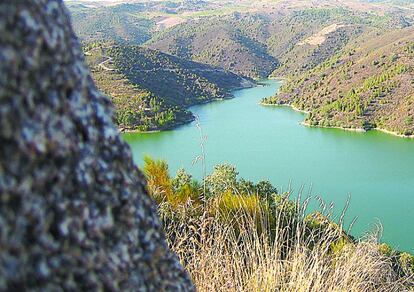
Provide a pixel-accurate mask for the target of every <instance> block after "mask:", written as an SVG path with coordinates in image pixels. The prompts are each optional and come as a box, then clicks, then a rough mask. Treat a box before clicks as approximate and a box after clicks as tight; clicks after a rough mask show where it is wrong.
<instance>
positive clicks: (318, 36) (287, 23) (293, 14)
mask: <svg viewBox="0 0 414 292" xmlns="http://www.w3.org/2000/svg"><path fill="white" fill-rule="evenodd" d="M282 7H283V6H282ZM404 25H406V24H405V23H404V22H403V21H402V20H401V21H398V19H397V20H395V19H394V18H391V17H389V15H382V16H381V15H378V14H373V13H368V12H365V11H359V10H352V9H349V8H343V7H339V8H338V7H335V8H332V7H321V8H308V7H299V8H296V9H293V10H292V9H287V8H286V9H283V8H280V7H279V6H278V5H273V6H269V7H266V9H263V10H260V9H259V11H255V12H248V13H232V14H230V15H225V16H211V17H204V18H199V19H192V20H188V21H187V22H185V23H182V24H179V25H176V26H174V27H172V28H170V29H168V30H165V31H163V32H160V33H158V34H156V35H155V36H154V37H153V38H151V39H150V40H149V41H148V42H147V43H146V44H145V46H148V47H150V48H154V49H158V50H161V51H163V52H166V53H169V54H172V55H176V56H179V57H181V58H185V59H192V60H195V61H198V62H202V63H207V64H211V65H215V66H221V67H223V68H225V69H227V70H230V71H233V72H236V73H238V74H242V75H246V76H250V77H258V78H263V77H268V76H269V75H270V74H272V73H273V74H272V75H274V76H277V75H285V74H287V73H289V74H290V73H293V72H301V71H306V70H308V69H311V68H313V67H314V66H316V65H317V64H319V63H320V62H323V61H325V60H326V59H328V58H330V57H332V56H333V55H334V54H335V53H336V52H337V51H339V50H340V49H342V48H343V47H344V46H346V45H347V44H348V43H349V42H351V41H353V40H354V39H355V38H357V37H358V36H360V35H361V34H363V33H367V32H370V31H382V30H386V29H395V28H399V27H402V26H404ZM275 70H276V71H275Z"/></svg>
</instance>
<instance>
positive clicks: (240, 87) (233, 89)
mask: <svg viewBox="0 0 414 292" xmlns="http://www.w3.org/2000/svg"><path fill="white" fill-rule="evenodd" d="M245 81H247V82H249V83H247V82H246V83H244V85H241V86H239V87H234V88H231V89H230V90H229V91H230V93H229V94H228V95H226V96H224V97H223V98H212V99H210V100H205V101H200V102H197V103H195V104H192V105H190V106H188V107H187V109H190V108H191V107H193V106H197V105H204V104H208V103H212V102H216V101H225V100H230V99H233V98H235V96H234V94H233V93H232V92H234V91H237V90H242V89H248V88H253V87H256V86H259V83H257V82H254V83H253V82H250V81H248V80H245ZM194 120H195V117H194V116H192V118H191V119H188V120H185V121H182V122H179V123H176V124H174V125H171V126H170V127H167V128H163V129H157V130H149V131H141V130H138V129H125V128H119V127H118V130H119V132H120V133H122V134H123V133H134V134H153V133H159V132H164V131H169V130H174V129H176V128H178V127H181V126H183V125H185V124H188V123H191V122H193V121H194Z"/></svg>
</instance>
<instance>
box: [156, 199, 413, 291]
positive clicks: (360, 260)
mask: <svg viewBox="0 0 414 292" xmlns="http://www.w3.org/2000/svg"><path fill="white" fill-rule="evenodd" d="M210 209H211V206H210ZM188 210H191V207H189V206H187V207H183V209H182V210H181V213H180V215H179V216H178V217H175V218H174V220H167V226H166V233H167V237H168V239H169V240H170V245H171V247H172V249H173V250H174V251H175V252H176V253H177V254H178V256H179V257H180V260H181V262H182V263H183V264H184V265H185V267H186V268H187V270H188V271H189V273H190V274H191V277H192V279H193V281H194V283H195V285H196V287H197V289H198V290H199V291H410V290H411V289H413V278H412V276H407V275H404V276H402V275H401V274H399V273H397V272H396V271H395V268H393V262H392V257H389V256H386V255H384V254H383V253H381V252H380V250H379V245H378V243H377V240H376V238H375V236H373V237H370V238H367V239H366V240H365V241H363V242H357V243H353V242H352V241H347V240H344V238H343V237H341V234H343V232H342V229H341V228H340V226H338V225H330V226H328V227H327V228H323V229H322V230H318V231H317V232H315V230H314V231H309V229H308V228H307V227H306V223H304V222H306V220H305V216H304V215H303V213H302V215H298V216H299V217H296V218H290V219H288V220H289V222H286V218H283V215H282V216H278V218H277V219H276V221H277V222H276V226H277V227H276V229H275V230H273V231H272V232H270V231H269V230H266V228H265V230H263V228H257V227H258V224H260V226H268V225H269V224H267V222H263V220H264V221H267V220H268V219H266V216H264V215H263V214H256V215H255V214H253V213H251V212H248V213H246V212H239V213H238V214H237V216H235V214H232V216H231V218H226V219H227V220H223V216H222V215H223V213H222V212H220V213H219V214H216V215H215V216H211V212H210V214H208V213H207V212H204V213H202V214H200V215H199V217H198V218H196V217H194V214H192V215H191V216H189V215H188V214H187V213H186V212H188ZM259 213H260V211H259ZM161 214H162V211H161ZM258 218H260V219H258ZM258 220H260V221H262V222H260V223H258ZM234 221H237V222H234ZM164 222H166V221H164ZM235 223H236V225H237V228H234V226H235ZM338 227H339V228H338ZM410 287H411V288H410Z"/></svg>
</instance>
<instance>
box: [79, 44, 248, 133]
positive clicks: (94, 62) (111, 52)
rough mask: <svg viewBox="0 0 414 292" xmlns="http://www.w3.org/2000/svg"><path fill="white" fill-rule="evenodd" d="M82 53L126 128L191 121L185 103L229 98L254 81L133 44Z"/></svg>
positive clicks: (102, 46) (162, 126)
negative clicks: (234, 92)
mask: <svg viewBox="0 0 414 292" xmlns="http://www.w3.org/2000/svg"><path fill="white" fill-rule="evenodd" d="M84 50H85V55H86V58H87V62H88V64H89V66H90V67H91V68H92V73H93V77H94V79H95V81H96V83H97V86H98V87H99V88H100V89H101V90H102V91H103V92H104V93H106V94H107V95H108V96H110V97H111V99H112V101H113V102H114V104H115V107H116V111H117V114H116V119H117V123H118V125H119V126H120V127H121V128H122V129H125V130H133V129H137V130H145V131H146V130H157V129H167V128H171V127H174V126H176V125H179V124H182V123H185V122H188V121H191V120H192V119H193V116H192V115H191V113H190V112H189V111H188V110H186V108H187V107H189V106H191V105H194V104H198V103H204V102H209V101H212V100H215V99H224V98H229V97H231V96H232V95H231V91H232V90H234V89H236V88H242V87H249V86H253V85H254V82H253V80H250V79H248V78H244V77H240V76H238V75H236V74H234V73H230V72H227V71H224V70H223V69H221V68H215V67H211V66H208V65H203V64H199V63H195V62H192V61H185V60H181V59H179V58H177V57H174V56H170V55H167V54H163V53H160V52H157V51H154V50H150V49H146V48H142V47H139V46H133V45H117V44H115V43H92V44H90V45H87V46H85V48H84Z"/></svg>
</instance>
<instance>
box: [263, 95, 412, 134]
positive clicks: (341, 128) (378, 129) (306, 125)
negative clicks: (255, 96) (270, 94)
mask: <svg viewBox="0 0 414 292" xmlns="http://www.w3.org/2000/svg"><path fill="white" fill-rule="evenodd" d="M260 104H261V105H263V106H278V107H289V108H291V109H292V110H294V111H297V112H300V113H304V114H309V111H306V110H301V109H298V108H297V107H295V106H293V105H290V104H266V103H260ZM299 124H300V125H302V126H305V127H310V128H321V129H323V128H325V129H338V130H343V131H349V132H357V133H367V132H369V131H379V132H382V133H385V134H389V135H392V136H395V137H399V138H405V139H414V134H413V135H410V136H406V135H403V134H398V133H397V132H393V131H390V130H387V129H382V128H372V129H369V130H365V129H363V128H345V127H340V126H320V125H317V126H313V125H311V124H309V123H308V122H306V121H302V122H299Z"/></svg>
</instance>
